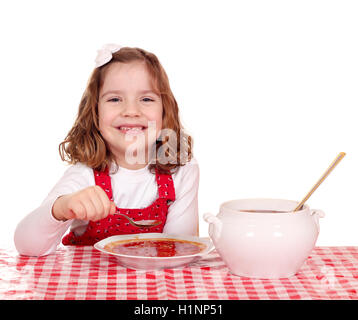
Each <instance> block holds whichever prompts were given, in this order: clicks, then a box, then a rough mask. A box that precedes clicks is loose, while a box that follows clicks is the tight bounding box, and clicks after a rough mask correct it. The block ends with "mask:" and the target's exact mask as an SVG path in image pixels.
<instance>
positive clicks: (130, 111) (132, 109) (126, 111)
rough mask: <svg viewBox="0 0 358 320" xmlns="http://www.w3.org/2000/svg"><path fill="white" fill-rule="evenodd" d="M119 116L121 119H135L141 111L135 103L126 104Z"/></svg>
mask: <svg viewBox="0 0 358 320" xmlns="http://www.w3.org/2000/svg"><path fill="white" fill-rule="evenodd" d="M121 115H122V116H123V117H125V116H127V117H135V116H140V115H141V111H140V108H139V106H138V105H137V104H136V103H135V102H127V103H126V104H125V105H124V107H123V109H122V112H121Z"/></svg>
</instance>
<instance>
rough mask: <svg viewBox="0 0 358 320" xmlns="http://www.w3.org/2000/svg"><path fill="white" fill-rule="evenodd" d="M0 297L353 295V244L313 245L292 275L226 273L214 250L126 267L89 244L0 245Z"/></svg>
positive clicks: (356, 252) (357, 284) (357, 282)
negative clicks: (31, 248)
mask: <svg viewBox="0 0 358 320" xmlns="http://www.w3.org/2000/svg"><path fill="white" fill-rule="evenodd" d="M0 299H80V300H84V299H163V300H164V299H183V300H186V299H355V300H358V247H317V248H315V249H314V250H313V252H312V254H311V255H310V257H309V258H308V259H307V260H306V262H305V264H304V265H303V267H302V268H301V270H300V271H299V273H298V274H297V275H296V276H293V277H290V278H282V279H277V280H263V279H250V278H245V277H238V276H234V275H232V274H231V273H230V272H229V270H228V268H227V267H226V266H225V264H224V263H223V261H222V260H221V258H220V257H219V256H218V254H217V253H216V252H215V251H214V252H212V253H210V254H209V255H208V256H207V257H206V258H205V259H202V260H200V261H197V262H196V263H194V264H191V265H189V266H187V267H184V268H177V269H165V270H158V271H140V270H131V269H126V268H124V267H121V266H120V265H118V263H117V260H116V259H115V258H114V257H112V256H107V255H105V254H103V253H101V252H99V251H97V250H95V249H93V248H92V247H66V248H60V249H58V250H57V252H56V254H52V255H49V256H45V257H40V258H34V257H26V256H19V255H17V253H16V252H14V251H10V250H1V249H0Z"/></svg>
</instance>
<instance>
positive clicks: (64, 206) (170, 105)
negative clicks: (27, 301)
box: [14, 45, 199, 256]
mask: <svg viewBox="0 0 358 320" xmlns="http://www.w3.org/2000/svg"><path fill="white" fill-rule="evenodd" d="M164 132H166V133H168V132H169V134H163V133H164ZM133 146H134V147H133ZM183 150H184V151H185V157H183ZM59 151H60V155H61V159H62V160H64V161H67V162H68V163H69V164H71V166H70V167H69V168H68V169H67V170H66V171H65V173H64V175H63V177H62V178H61V179H60V180H59V181H58V183H57V184H56V185H55V186H54V187H53V189H52V190H51V192H50V193H49V194H48V196H47V197H46V199H45V200H44V201H43V203H42V204H41V205H40V207H38V208H37V209H35V210H34V211H32V212H31V213H29V214H28V215H27V216H25V217H24V218H23V219H22V221H20V223H19V224H18V225H17V228H16V230H15V236H14V241H15V246H16V248H17V250H18V252H19V253H20V254H24V255H30V256H42V255H47V254H50V253H53V252H54V251H55V250H56V248H57V246H58V245H59V244H60V242H61V239H62V243H63V244H64V245H93V244H94V243H96V242H97V241H99V240H101V239H104V238H107V237H109V236H112V235H120V234H128V233H143V232H165V233H170V234H187V235H198V186H199V168H198V165H197V162H196V160H195V159H194V158H193V157H192V140H191V137H190V136H188V135H187V134H184V133H183V127H182V125H181V123H180V120H179V110H178V105H177V102H176V100H175V98H174V96H173V93H172V91H171V89H170V86H169V80H168V77H167V75H166V72H165V71H164V69H163V67H162V65H161V64H160V62H159V60H158V58H157V57H156V56H155V55H154V54H152V53H149V52H147V51H145V50H143V49H140V48H129V47H121V46H118V45H106V46H104V47H103V48H102V49H101V50H99V52H98V55H97V58H96V66H95V69H94V70H93V72H92V74H91V76H90V79H89V81H88V84H87V87H86V89H85V92H84V94H83V96H82V99H81V102H80V105H79V110H78V114H77V119H76V121H75V123H74V125H73V127H72V129H71V130H70V131H69V133H68V134H67V136H66V138H65V140H64V141H63V142H62V143H61V144H60V146H59ZM134 160H136V161H134ZM117 213H122V214H124V215H127V216H128V217H130V218H132V219H133V220H134V221H136V220H159V221H160V222H161V223H160V224H159V225H157V226H152V227H135V226H132V225H131V224H130V223H129V222H128V221H127V219H126V218H125V217H121V216H120V215H118V214H117ZM69 228H70V230H69V232H68V233H67V234H65V233H66V231H67V230H68V229H69Z"/></svg>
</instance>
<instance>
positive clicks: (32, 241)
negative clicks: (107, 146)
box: [14, 159, 199, 256]
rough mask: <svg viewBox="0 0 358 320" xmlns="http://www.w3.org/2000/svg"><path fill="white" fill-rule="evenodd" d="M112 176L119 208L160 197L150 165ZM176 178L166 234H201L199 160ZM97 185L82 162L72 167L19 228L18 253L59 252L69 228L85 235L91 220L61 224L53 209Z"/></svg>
mask: <svg viewBox="0 0 358 320" xmlns="http://www.w3.org/2000/svg"><path fill="white" fill-rule="evenodd" d="M110 177H111V183H112V191H113V200H114V203H115V204H116V206H117V207H119V208H128V209H134V208H145V207H148V206H149V205H151V204H152V202H153V201H155V199H156V198H157V197H158V187H157V182H156V180H155V175H154V174H152V173H150V171H149V170H148V166H146V167H145V168H142V169H139V170H129V169H126V168H122V167H119V169H118V171H117V172H116V173H114V174H111V172H110ZM172 178H173V182H174V188H175V201H174V202H173V203H172V204H171V205H170V207H169V209H168V215H167V220H166V223H165V226H164V229H163V232H164V233H168V234H186V235H197V233H198V188H199V166H198V163H197V161H196V159H192V160H191V161H190V162H188V163H187V164H185V165H184V166H181V167H179V169H178V170H177V172H175V173H173V174H172ZM94 185H95V180H94V174H93V170H92V169H91V168H90V167H88V166H86V165H84V164H82V163H77V164H75V165H72V166H70V167H69V168H68V169H67V170H66V171H65V173H64V174H63V176H62V178H61V179H60V180H59V181H58V182H57V184H56V185H55V186H54V187H53V189H52V190H51V191H50V193H49V194H48V195H47V197H46V198H45V200H44V201H43V202H42V204H41V205H40V206H39V207H38V208H36V209H35V210H33V211H32V212H30V213H29V214H28V215H27V216H25V217H24V218H23V219H22V220H21V221H20V222H19V224H18V225H17V227H16V230H15V234H14V242H15V247H16V249H17V251H18V252H19V253H20V254H23V255H29V256H42V255H47V254H50V253H53V252H54V251H55V250H56V248H57V246H58V245H59V244H60V243H61V239H62V237H63V236H64V234H65V233H66V231H67V230H68V229H69V228H70V229H71V231H74V232H75V234H76V235H81V234H82V233H83V232H84V231H85V230H86V227H87V224H88V221H84V220H77V219H70V220H67V221H58V220H56V219H55V218H54V217H53V215H52V206H53V204H54V202H55V201H56V199H57V198H58V197H59V196H62V195H65V194H70V193H73V192H76V191H79V190H82V189H84V188H87V187H89V186H94Z"/></svg>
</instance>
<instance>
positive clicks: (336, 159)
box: [293, 152, 346, 212]
mask: <svg viewBox="0 0 358 320" xmlns="http://www.w3.org/2000/svg"><path fill="white" fill-rule="evenodd" d="M345 155H346V154H345V153H344V152H340V153H339V154H338V156H337V157H336V158H335V159H334V160H333V162H332V163H331V165H330V166H329V167H328V169H327V170H326V171H325V173H324V174H323V175H322V176H321V178H319V180H318V181H317V182H316V184H315V185H314V186H313V187H312V189H311V190H310V191H309V192H308V193H307V195H306V196H305V197H304V198H303V199H302V201H301V202H300V203H299V204H298V205H297V207H296V208H295V209H294V210H293V212H296V211H298V210H301V209H302V207H303V205H304V204H305V202H306V201H307V199H308V198H309V197H310V196H311V195H312V193H313V192H314V191H315V190H316V189H317V188H318V187H319V186H320V185H321V183H322V182H323V181H324V179H326V178H327V176H328V175H329V174H330V173H331V172H332V170H333V169H334V168H335V167H336V165H337V164H338V163H339V162H340V161H341V160H342V159H343V157H344V156H345Z"/></svg>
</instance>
